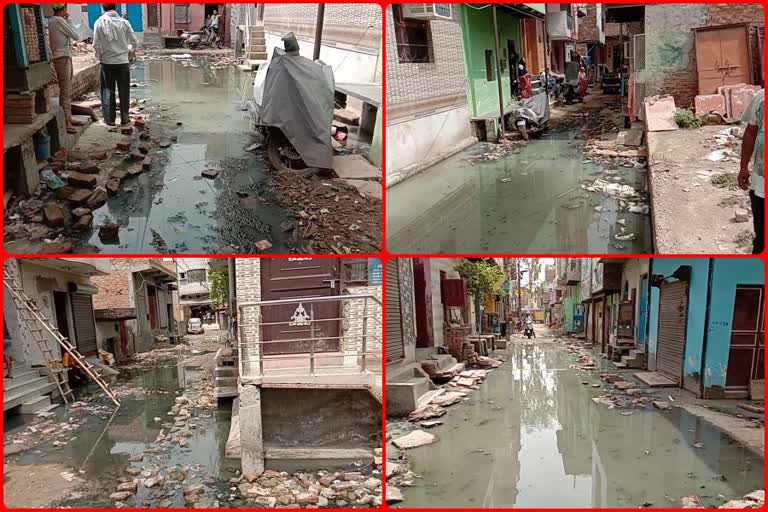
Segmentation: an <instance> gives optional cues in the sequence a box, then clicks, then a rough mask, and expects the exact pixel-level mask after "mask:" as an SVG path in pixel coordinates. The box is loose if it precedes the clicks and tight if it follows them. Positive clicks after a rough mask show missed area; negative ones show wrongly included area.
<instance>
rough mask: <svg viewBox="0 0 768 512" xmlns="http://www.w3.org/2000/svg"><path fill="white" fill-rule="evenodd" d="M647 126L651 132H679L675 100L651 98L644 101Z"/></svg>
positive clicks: (667, 97)
mask: <svg viewBox="0 0 768 512" xmlns="http://www.w3.org/2000/svg"><path fill="white" fill-rule="evenodd" d="M643 109H644V111H645V125H646V129H647V130H648V131H649V132H664V131H671V130H677V123H675V98H673V97H672V96H651V97H650V98H646V99H645V101H643Z"/></svg>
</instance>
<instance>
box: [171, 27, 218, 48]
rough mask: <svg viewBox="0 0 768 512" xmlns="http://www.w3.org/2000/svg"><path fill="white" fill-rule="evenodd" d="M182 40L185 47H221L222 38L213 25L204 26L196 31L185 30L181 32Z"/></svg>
mask: <svg viewBox="0 0 768 512" xmlns="http://www.w3.org/2000/svg"><path fill="white" fill-rule="evenodd" d="M181 42H182V45H183V46H184V47H185V48H189V49H190V50H194V49H196V48H202V47H205V46H208V47H210V48H213V47H214V46H215V47H216V48H219V49H221V47H222V45H221V39H219V36H218V35H216V32H215V31H214V30H213V29H212V28H211V27H203V28H201V29H200V30H198V31H195V32H188V31H186V30H185V31H184V32H183V33H182V34H181Z"/></svg>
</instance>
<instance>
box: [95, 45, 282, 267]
mask: <svg viewBox="0 0 768 512" xmlns="http://www.w3.org/2000/svg"><path fill="white" fill-rule="evenodd" d="M131 80H132V81H134V82H138V83H139V84H146V87H135V88H132V89H131V97H132V98H137V99H146V100H148V101H147V103H146V104H145V107H146V109H147V111H148V112H149V122H148V126H149V127H150V131H151V133H152V135H153V136H155V135H156V134H157V135H158V137H159V138H161V139H162V138H170V137H171V136H176V137H177V138H178V140H177V142H175V143H173V145H172V146H171V147H170V148H168V149H161V148H159V147H156V148H155V149H153V150H152V151H151V152H150V156H152V158H153V166H152V170H151V171H150V172H145V173H144V174H141V175H139V176H138V177H137V178H129V179H127V180H126V181H125V182H124V183H123V187H122V191H121V192H120V193H118V194H117V195H116V196H115V197H113V198H110V199H109V201H108V202H107V205H106V206H105V207H102V208H100V209H98V210H97V211H96V212H95V214H94V223H93V224H94V226H99V225H101V224H103V223H104V222H106V221H111V222H116V223H117V224H119V225H120V226H121V229H120V235H119V236H120V240H119V243H117V244H105V243H103V242H101V240H100V239H99V236H98V230H94V231H93V234H92V236H90V238H89V239H88V240H84V241H83V242H84V243H87V244H92V245H93V246H95V248H96V250H98V251H100V252H105V253H119V252H130V253H157V252H158V251H159V252H179V253H182V252H198V253H217V252H222V251H224V252H232V251H237V252H241V253H252V252H255V251H256V249H255V246H254V244H255V243H256V242H258V241H259V240H263V239H267V240H270V241H271V242H272V244H273V248H272V251H274V252H290V249H289V248H288V245H287V242H288V238H287V235H286V234H285V233H283V231H282V230H281V229H280V228H279V225H280V223H282V222H284V221H286V220H288V217H287V214H286V212H285V210H284V209H283V208H282V207H281V206H280V205H279V204H278V203H277V201H276V200H275V199H274V197H273V196H272V195H271V194H270V193H269V191H268V189H267V184H268V179H269V174H268V173H269V166H268V164H267V163H266V162H265V161H264V159H263V156H262V155H261V154H260V153H259V152H248V151H246V150H245V148H246V147H248V146H249V145H251V144H252V143H253V142H254V141H258V140H259V139H258V136H257V135H256V132H255V131H254V129H253V127H252V123H251V119H250V115H249V114H248V112H247V111H244V110H243V105H244V103H243V102H244V100H245V99H247V98H248V97H249V96H251V95H252V92H251V88H252V74H245V73H242V72H241V71H239V70H238V69H236V68H235V67H233V66H228V67H227V68H224V69H214V67H213V66H212V61H211V60H210V59H209V58H207V57H196V58H193V59H191V60H187V61H172V60H145V61H139V62H137V63H136V65H135V67H134V69H132V70H131ZM177 120H178V121H179V122H181V126H177V124H176V123H177ZM87 141H88V132H86V134H85V135H84V136H83V138H82V139H81V146H82V145H83V143H87ZM136 143H138V141H137V142H136ZM128 165H134V164H130V163H125V164H123V165H120V166H118V167H117V168H126V167H128ZM207 168H214V169H218V170H219V171H220V173H219V175H218V176H217V177H216V178H215V179H213V180H210V179H206V178H203V177H202V176H201V173H202V171H203V170H205V169H207Z"/></svg>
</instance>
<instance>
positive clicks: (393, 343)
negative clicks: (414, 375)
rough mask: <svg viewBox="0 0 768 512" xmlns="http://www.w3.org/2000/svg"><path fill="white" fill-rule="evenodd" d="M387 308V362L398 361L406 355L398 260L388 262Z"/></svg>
mask: <svg viewBox="0 0 768 512" xmlns="http://www.w3.org/2000/svg"><path fill="white" fill-rule="evenodd" d="M386 292H387V309H386V322H385V323H386V328H387V331H386V332H387V362H388V363H389V362H392V361H398V360H400V359H403V358H404V357H405V342H404V339H403V319H402V314H401V309H400V273H399V272H398V271H397V260H390V261H388V262H387V275H386Z"/></svg>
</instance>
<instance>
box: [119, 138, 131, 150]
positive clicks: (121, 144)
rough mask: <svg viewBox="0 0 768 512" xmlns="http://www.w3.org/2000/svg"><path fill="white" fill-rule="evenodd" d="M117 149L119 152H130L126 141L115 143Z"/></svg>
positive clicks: (128, 142) (129, 144) (129, 146)
mask: <svg viewBox="0 0 768 512" xmlns="http://www.w3.org/2000/svg"><path fill="white" fill-rule="evenodd" d="M117 149H119V150H120V151H130V150H131V143H130V141H127V140H121V141H120V142H118V143H117Z"/></svg>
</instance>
